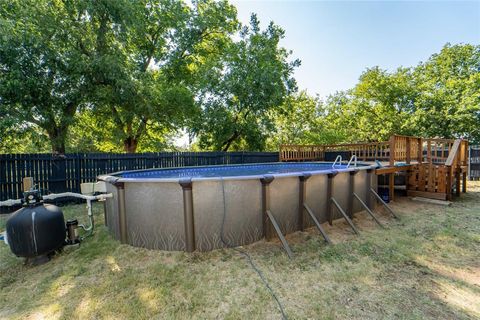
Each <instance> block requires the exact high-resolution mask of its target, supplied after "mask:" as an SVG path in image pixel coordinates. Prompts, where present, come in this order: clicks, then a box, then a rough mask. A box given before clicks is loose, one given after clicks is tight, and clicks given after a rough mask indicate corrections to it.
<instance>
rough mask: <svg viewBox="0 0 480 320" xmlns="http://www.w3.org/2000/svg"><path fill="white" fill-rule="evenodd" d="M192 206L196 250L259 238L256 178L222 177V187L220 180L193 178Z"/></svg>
mask: <svg viewBox="0 0 480 320" xmlns="http://www.w3.org/2000/svg"><path fill="white" fill-rule="evenodd" d="M224 195H225V202H224ZM193 208H194V217H195V218H194V220H195V240H196V246H197V250H199V251H209V250H213V249H217V248H223V247H233V246H241V245H246V244H249V243H253V242H256V241H258V240H260V239H261V238H262V211H261V208H262V199H261V183H260V181H259V180H258V179H251V180H224V181H223V186H222V181H221V180H220V181H219V180H207V181H194V182H193ZM224 214H225V217H224ZM224 218H225V221H224V226H223V233H222V223H223V219H224ZM222 235H223V241H222Z"/></svg>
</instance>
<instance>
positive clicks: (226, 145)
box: [222, 130, 240, 152]
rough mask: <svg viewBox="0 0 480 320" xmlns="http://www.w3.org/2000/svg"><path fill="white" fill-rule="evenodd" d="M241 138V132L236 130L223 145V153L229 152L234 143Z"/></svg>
mask: <svg viewBox="0 0 480 320" xmlns="http://www.w3.org/2000/svg"><path fill="white" fill-rule="evenodd" d="M239 137H240V132H238V131H237V130H235V132H234V133H233V134H232V136H231V137H230V138H228V140H227V141H225V142H224V143H223V144H222V147H223V148H222V151H224V152H227V151H228V149H229V148H230V146H231V145H232V143H233V142H234V141H235V140H237V139H238V138H239Z"/></svg>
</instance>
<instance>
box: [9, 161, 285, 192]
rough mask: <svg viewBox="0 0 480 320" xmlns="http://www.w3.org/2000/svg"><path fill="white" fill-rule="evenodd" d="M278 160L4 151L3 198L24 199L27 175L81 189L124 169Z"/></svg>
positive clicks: (60, 188)
mask: <svg viewBox="0 0 480 320" xmlns="http://www.w3.org/2000/svg"><path fill="white" fill-rule="evenodd" d="M277 161H278V153H277V152H158V153H136V154H112V153H73V154H65V155H64V156H54V155H51V154H0V201H1V200H6V199H17V198H20V197H21V196H22V191H23V190H22V180H23V178H24V177H33V179H34V181H35V183H36V184H37V186H38V188H40V190H42V191H43V192H44V193H49V192H55V193H58V192H67V191H69V192H80V184H81V183H84V182H93V181H95V180H96V177H97V176H98V175H101V174H106V173H112V172H117V171H123V170H139V169H149V168H172V167H186V166H204V165H221V164H242V163H260V162H277Z"/></svg>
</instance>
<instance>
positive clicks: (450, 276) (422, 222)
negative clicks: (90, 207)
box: [0, 183, 480, 319]
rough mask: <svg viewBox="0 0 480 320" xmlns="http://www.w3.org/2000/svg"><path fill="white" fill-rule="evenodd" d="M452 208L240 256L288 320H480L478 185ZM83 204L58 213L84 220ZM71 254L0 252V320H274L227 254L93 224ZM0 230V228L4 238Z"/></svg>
mask: <svg viewBox="0 0 480 320" xmlns="http://www.w3.org/2000/svg"><path fill="white" fill-rule="evenodd" d="M470 186H471V189H470V192H469V193H468V194H467V195H465V196H462V198H460V199H459V200H458V201H456V202H455V203H454V205H453V206H451V207H442V206H436V205H429V204H424V203H416V202H412V201H410V200H408V199H402V200H399V201H397V202H396V203H394V204H393V205H392V206H393V208H394V210H396V212H398V213H399V215H400V216H401V220H400V221H394V220H393V219H391V218H390V217H389V216H388V215H387V214H385V213H382V214H380V218H381V220H382V221H383V222H384V223H385V224H386V225H387V228H386V229H381V228H379V227H377V226H375V225H374V224H373V223H372V221H371V220H370V219H369V218H368V217H366V216H364V215H358V216H357V218H356V219H355V223H356V224H357V225H358V226H359V229H360V230H361V232H362V234H361V236H359V237H358V236H354V235H352V234H351V232H350V231H349V229H348V226H347V225H346V224H344V223H342V222H339V223H336V224H334V226H333V227H329V226H325V228H326V229H327V232H328V233H329V234H330V235H331V238H332V240H333V241H334V242H335V244H334V245H333V246H327V245H325V244H324V243H323V242H322V240H321V239H320V237H319V236H318V235H317V233H316V232H315V230H309V232H305V233H297V234H294V235H292V236H290V237H289V242H290V243H292V247H293V250H294V252H295V259H294V260H291V261H290V260H289V259H288V258H287V257H286V255H285V254H284V253H283V252H282V250H281V248H280V247H279V245H278V243H276V242H271V243H265V242H259V243H256V244H253V245H251V246H248V247H245V249H246V250H247V251H248V252H249V253H250V254H251V255H252V257H253V259H254V261H255V262H256V263H257V264H258V265H259V267H260V268H261V269H262V270H263V272H264V274H265V276H266V277H267V278H268V280H269V281H270V283H271V286H272V287H273V288H274V290H275V291H276V292H277V294H278V296H279V297H280V299H281V300H282V302H283V304H284V305H285V309H286V312H287V313H288V316H289V318H291V319H352V318H356V319H474V318H479V317H480V254H479V252H480V184H479V183H476V184H474V183H472V184H471V185H470ZM83 210H84V208H83V206H69V207H66V208H65V212H66V214H67V215H68V216H79V217H82V218H84V213H83ZM95 210H96V214H97V220H98V222H99V223H100V227H99V228H98V229H97V231H96V233H95V236H94V237H93V238H90V239H88V240H87V241H85V242H84V243H83V244H82V245H81V246H80V247H77V248H74V247H71V248H67V249H66V250H65V252H64V253H62V254H60V255H58V256H56V257H55V258H54V259H53V260H52V261H51V262H49V263H47V264H44V265H41V266H37V267H32V266H25V265H24V264H23V261H22V260H21V259H19V258H16V257H14V256H13V255H12V254H11V253H10V251H9V250H8V248H7V247H6V246H5V245H3V244H0V318H1V319H7V318H12V319H72V318H73V319H75V318H78V319H91V318H96V319H97V318H102V319H147V318H178V319H185V318H196V319H205V318H210V319H211V318H221V319H223V318H226V319H245V318H248V319H252V318H253V319H278V318H279V312H278V309H277V307H276V305H275V303H274V302H273V300H272V298H271V296H270V295H269V293H268V292H267V291H266V289H265V288H264V286H263V285H262V283H261V282H260V280H259V279H258V277H257V275H256V274H255V273H254V272H253V271H252V269H251V268H250V267H249V265H248V264H247V263H246V262H245V260H244V258H243V257H242V256H240V255H238V254H237V253H236V252H235V251H233V250H230V249H225V250H217V251H213V252H209V253H194V254H186V253H181V252H161V251H151V250H145V249H139V248H133V247H130V246H127V245H120V244H119V243H118V242H117V241H114V240H112V238H111V237H110V236H109V234H108V232H107V231H106V229H105V228H104V227H103V226H102V225H101V223H102V218H101V214H100V213H101V207H96V208H95ZM2 223H3V222H2V221H0V229H2V228H3V227H2Z"/></svg>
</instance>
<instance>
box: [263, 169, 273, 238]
mask: <svg viewBox="0 0 480 320" xmlns="http://www.w3.org/2000/svg"><path fill="white" fill-rule="evenodd" d="M273 179H275V178H274V176H272V175H265V176H263V178H261V179H260V182H261V183H262V228H263V236H264V237H265V239H267V240H270V239H271V238H272V237H273V235H272V229H271V227H270V224H269V223H268V214H267V211H269V210H270V183H271V182H272V181H273Z"/></svg>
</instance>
